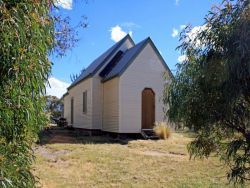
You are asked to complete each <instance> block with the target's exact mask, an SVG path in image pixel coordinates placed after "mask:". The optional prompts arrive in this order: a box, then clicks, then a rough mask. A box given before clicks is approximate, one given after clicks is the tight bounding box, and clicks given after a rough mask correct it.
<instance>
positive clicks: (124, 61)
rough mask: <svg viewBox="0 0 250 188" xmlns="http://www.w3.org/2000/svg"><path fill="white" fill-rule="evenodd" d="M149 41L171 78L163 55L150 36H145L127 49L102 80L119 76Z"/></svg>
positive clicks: (171, 75)
mask: <svg viewBox="0 0 250 188" xmlns="http://www.w3.org/2000/svg"><path fill="white" fill-rule="evenodd" d="M148 43H150V44H151V46H152V47H153V49H154V51H155V52H156V54H157V56H158V57H159V58H160V59H161V62H162V64H163V66H164V67H165V69H166V70H167V71H168V72H169V74H170V77H171V78H173V74H172V72H171V71H170V69H169V67H168V66H167V64H166V63H165V61H164V59H163V57H162V56H161V55H160V53H159V51H158V50H157V48H156V47H155V45H154V43H153V41H152V40H151V39H150V37H148V38H146V39H145V40H143V41H141V42H140V43H138V44H136V45H135V46H133V47H132V48H130V49H128V50H127V51H126V52H125V54H124V55H123V57H122V58H121V59H120V61H119V62H118V63H117V64H116V66H115V67H114V68H113V69H112V70H111V71H110V73H109V74H108V75H107V76H105V77H104V78H103V80H102V81H103V82H105V81H108V80H110V79H112V78H114V77H116V76H120V75H121V74H122V73H123V72H124V71H125V70H126V69H127V68H128V67H129V65H130V64H131V63H132V62H133V60H134V59H135V58H136V57H137V56H138V55H139V54H140V52H141V51H142V50H143V49H144V48H145V46H146V45H147V44H148Z"/></svg>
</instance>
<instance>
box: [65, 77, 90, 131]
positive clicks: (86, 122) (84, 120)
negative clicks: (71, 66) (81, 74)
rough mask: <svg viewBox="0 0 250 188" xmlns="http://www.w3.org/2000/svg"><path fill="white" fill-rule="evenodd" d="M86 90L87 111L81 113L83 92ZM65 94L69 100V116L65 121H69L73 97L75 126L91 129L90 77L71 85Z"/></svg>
mask: <svg viewBox="0 0 250 188" xmlns="http://www.w3.org/2000/svg"><path fill="white" fill-rule="evenodd" d="M84 91H87V113H83V92H84ZM68 92H69V95H68V96H67V101H69V102H68V103H69V106H68V107H67V108H68V110H69V118H67V121H68V122H69V123H70V118H71V117H70V116H71V99H72V98H73V99H74V123H73V127H75V128H85V129H92V78H88V79H86V80H84V81H82V82H80V83H79V84H77V85H76V86H74V87H72V88H71V89H70V90H69V91H68Z"/></svg>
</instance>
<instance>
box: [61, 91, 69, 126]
mask: <svg viewBox="0 0 250 188" xmlns="http://www.w3.org/2000/svg"><path fill="white" fill-rule="evenodd" d="M63 105H64V106H63V117H64V118H66V119H67V121H68V122H69V121H70V98H69V95H66V96H64V98H63Z"/></svg>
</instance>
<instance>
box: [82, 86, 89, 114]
mask: <svg viewBox="0 0 250 188" xmlns="http://www.w3.org/2000/svg"><path fill="white" fill-rule="evenodd" d="M87 112H88V92H87V90H85V91H84V92H83V93H82V113H83V114H87Z"/></svg>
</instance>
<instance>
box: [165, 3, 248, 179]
mask: <svg viewBox="0 0 250 188" xmlns="http://www.w3.org/2000/svg"><path fill="white" fill-rule="evenodd" d="M180 41H181V45H180V46H179V47H178V48H177V49H179V50H181V52H182V53H183V54H184V56H185V57H186V58H185V61H184V62H182V63H179V64H177V73H176V76H175V78H174V80H173V82H172V83H171V85H170V87H169V86H168V87H167V86H166V90H167V91H168V92H166V93H167V95H166V96H165V99H164V102H165V103H166V104H168V105H169V110H168V112H167V113H168V116H169V118H170V120H171V121H173V122H176V123H180V124H182V125H184V126H186V127H189V128H192V129H193V130H194V131H196V132H197V136H196V138H195V139H194V140H193V141H192V142H191V143H190V144H189V146H188V150H189V152H190V154H191V157H209V156H210V155H211V154H217V155H218V156H219V157H220V159H221V160H222V161H223V162H224V163H225V164H226V165H227V166H228V167H229V169H230V170H229V171H228V175H227V176H228V178H229V180H232V181H234V182H240V183H243V182H244V181H245V180H249V179H250V3H249V0H237V1H223V2H222V4H221V5H220V6H219V7H213V8H212V9H211V11H210V12H209V13H208V15H207V16H206V17H205V23H204V25H203V26H201V27H195V28H192V27H191V26H188V27H187V28H186V29H185V30H184V31H183V32H182V33H181V35H180Z"/></svg>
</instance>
